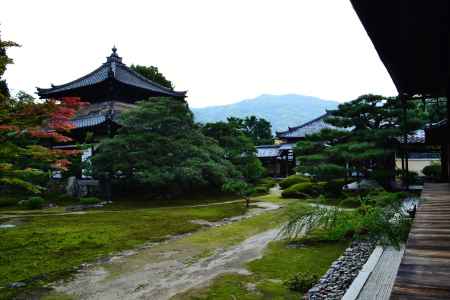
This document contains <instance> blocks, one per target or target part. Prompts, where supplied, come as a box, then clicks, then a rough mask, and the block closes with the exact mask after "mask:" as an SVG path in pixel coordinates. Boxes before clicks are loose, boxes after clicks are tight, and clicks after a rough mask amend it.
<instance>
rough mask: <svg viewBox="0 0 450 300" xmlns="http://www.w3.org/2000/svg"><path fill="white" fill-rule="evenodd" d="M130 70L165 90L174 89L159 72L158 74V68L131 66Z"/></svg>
mask: <svg viewBox="0 0 450 300" xmlns="http://www.w3.org/2000/svg"><path fill="white" fill-rule="evenodd" d="M130 68H131V69H132V70H134V71H136V72H138V73H139V74H141V75H142V76H144V77H145V78H147V79H150V80H151V81H153V82H156V83H158V84H160V85H162V86H165V87H166V88H169V89H171V90H173V89H174V88H175V87H174V86H173V83H172V82H171V81H170V80H168V79H167V78H166V77H165V76H164V75H163V74H162V73H161V72H159V70H158V67H155V66H150V67H147V66H141V65H131V66H130Z"/></svg>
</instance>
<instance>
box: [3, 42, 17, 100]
mask: <svg viewBox="0 0 450 300" xmlns="http://www.w3.org/2000/svg"><path fill="white" fill-rule="evenodd" d="M18 46H19V45H18V44H16V43H14V42H11V41H3V40H2V39H1V35H0V103H2V102H3V101H5V100H6V99H7V98H9V96H10V95H9V90H8V85H7V84H6V81H5V80H4V79H2V77H3V74H4V73H5V71H6V67H7V66H8V65H9V64H12V63H13V60H12V59H11V58H9V57H8V55H7V54H6V50H7V49H8V48H10V47H18Z"/></svg>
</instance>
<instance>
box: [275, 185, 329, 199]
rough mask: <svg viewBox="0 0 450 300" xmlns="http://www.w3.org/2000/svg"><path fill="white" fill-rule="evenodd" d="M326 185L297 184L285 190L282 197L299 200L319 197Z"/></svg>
mask: <svg viewBox="0 0 450 300" xmlns="http://www.w3.org/2000/svg"><path fill="white" fill-rule="evenodd" d="M325 184H326V183H325V182H315V183H313V182H301V183H297V184H294V185H292V186H290V187H288V188H287V189H285V190H284V191H283V192H282V193H281V196H282V197H283V198H299V199H302V198H308V197H314V196H318V195H319V194H320V193H321V192H322V190H323V188H324V185H325Z"/></svg>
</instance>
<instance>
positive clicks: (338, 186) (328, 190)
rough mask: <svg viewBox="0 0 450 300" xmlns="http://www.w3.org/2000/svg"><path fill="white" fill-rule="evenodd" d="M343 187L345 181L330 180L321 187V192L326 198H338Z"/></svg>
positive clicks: (342, 179) (341, 179) (340, 179)
mask: <svg viewBox="0 0 450 300" xmlns="http://www.w3.org/2000/svg"><path fill="white" fill-rule="evenodd" d="M344 185H345V179H344V178H339V179H331V180H329V181H326V182H325V184H324V186H323V192H324V194H325V195H326V196H328V197H333V198H336V197H339V196H341V195H342V187H343V186H344Z"/></svg>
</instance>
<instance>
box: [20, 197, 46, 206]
mask: <svg viewBox="0 0 450 300" xmlns="http://www.w3.org/2000/svg"><path fill="white" fill-rule="evenodd" d="M44 203H45V200H44V198H42V197H40V196H32V197H29V198H28V199H27V200H22V201H20V202H19V204H20V206H22V207H24V208H26V209H41V208H42V207H43V206H44Z"/></svg>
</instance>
